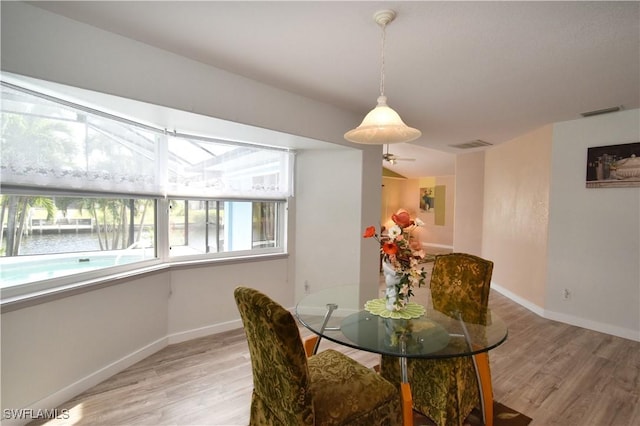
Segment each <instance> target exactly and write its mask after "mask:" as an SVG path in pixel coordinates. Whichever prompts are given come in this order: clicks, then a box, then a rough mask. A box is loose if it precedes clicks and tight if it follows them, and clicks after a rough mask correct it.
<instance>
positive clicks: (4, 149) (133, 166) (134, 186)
mask: <svg viewBox="0 0 640 426" xmlns="http://www.w3.org/2000/svg"><path fill="white" fill-rule="evenodd" d="M1 97H2V117H1V118H2V134H1V137H2V139H1V146H0V149H1V153H2V156H1V157H0V166H1V173H2V175H1V176H2V187H1V188H0V202H1V204H0V230H1V231H2V232H0V271H1V274H2V276H1V279H2V298H3V299H4V298H5V297H6V296H7V295H13V294H18V295H19V294H20V293H21V292H28V291H31V290H33V289H34V288H35V289H40V288H48V287H50V286H56V285H59V282H57V281H55V282H53V281H52V282H51V283H44V284H42V283H40V282H41V281H43V280H52V279H53V280H55V279H57V278H60V277H71V278H72V279H80V277H79V275H78V274H90V275H83V276H82V277H91V278H93V277H96V276H100V275H101V274H103V275H104V274H107V273H112V272H114V271H116V270H117V271H119V270H123V268H124V269H125V270H132V269H135V268H139V267H141V266H148V265H150V264H162V263H167V262H176V261H180V260H189V259H195V258H197V259H202V258H221V257H238V256H247V255H255V254H267V253H283V252H284V246H285V245H284V238H283V236H284V229H285V226H284V224H285V220H284V218H285V214H284V213H285V211H286V210H285V206H286V199H287V197H288V196H290V195H291V194H290V188H291V185H290V179H291V173H290V170H292V161H293V155H292V153H291V152H289V151H287V150H284V149H279V148H273V147H264V146H259V145H257V144H253V143H244V142H242V143H241V142H235V141H227V140H220V139H215V138H211V137H207V136H204V135H189V134H184V133H178V132H177V131H173V132H169V131H166V130H164V129H161V128H155V127H153V126H149V125H145V124H141V123H138V122H135V121H132V120H129V119H123V118H120V117H118V116H115V115H111V114H107V113H104V112H101V111H99V110H97V109H93V108H88V107H85V106H81V105H78V104H75V103H71V102H68V101H64V100H61V99H60V98H59V97H57V96H56V97H54V96H51V95H45V94H43V93H40V92H38V91H34V90H33V89H25V88H23V87H21V86H19V85H16V84H12V83H8V82H7V81H4V76H3V81H2V93H1ZM166 211H168V214H165V213H164V212H166ZM76 277H78V278H76ZM34 283H37V286H35V287H34V286H32V284H34ZM21 286H22V287H21ZM7 288H13V289H12V290H11V291H6V290H7Z"/></svg>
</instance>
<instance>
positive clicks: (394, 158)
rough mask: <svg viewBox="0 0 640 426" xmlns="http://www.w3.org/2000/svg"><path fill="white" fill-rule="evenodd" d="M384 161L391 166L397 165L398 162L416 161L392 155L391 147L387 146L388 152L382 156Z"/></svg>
mask: <svg viewBox="0 0 640 426" xmlns="http://www.w3.org/2000/svg"><path fill="white" fill-rule="evenodd" d="M382 160H383V161H386V162H388V163H390V164H396V162H397V161H416V159H415V158H404V157H398V156H397V155H395V154H391V153H390V152H389V145H387V152H386V153H384V154H382Z"/></svg>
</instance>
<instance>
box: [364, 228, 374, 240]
mask: <svg viewBox="0 0 640 426" xmlns="http://www.w3.org/2000/svg"><path fill="white" fill-rule="evenodd" d="M362 236H363V237H364V238H371V237H375V236H376V227H375V226H370V227H368V228H367V229H365V230H364V234H363V235H362Z"/></svg>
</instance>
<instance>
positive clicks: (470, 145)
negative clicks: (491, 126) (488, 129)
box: [449, 139, 493, 149]
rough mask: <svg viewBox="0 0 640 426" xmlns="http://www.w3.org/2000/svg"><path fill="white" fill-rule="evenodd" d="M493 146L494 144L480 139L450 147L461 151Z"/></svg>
mask: <svg viewBox="0 0 640 426" xmlns="http://www.w3.org/2000/svg"><path fill="white" fill-rule="evenodd" d="M491 145H493V144H492V143H489V142H486V141H483V140H480V139H476V140H475V141H471V142H465V143H459V144H457V145H449V146H451V147H454V148H459V149H471V148H480V147H482V146H491Z"/></svg>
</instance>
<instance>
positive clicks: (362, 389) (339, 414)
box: [234, 287, 402, 426]
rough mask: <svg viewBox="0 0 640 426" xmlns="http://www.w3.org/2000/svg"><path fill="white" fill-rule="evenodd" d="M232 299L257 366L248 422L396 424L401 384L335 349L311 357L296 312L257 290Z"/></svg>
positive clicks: (286, 425) (243, 290)
mask: <svg viewBox="0 0 640 426" xmlns="http://www.w3.org/2000/svg"><path fill="white" fill-rule="evenodd" d="M234 298H235V301H236V304H237V306H238V310H239V311H240V316H241V317H242V323H243V325H244V330H245V334H246V336H247V340H248V343H249V354H250V356H251V366H252V369H253V394H252V398H251V415H250V423H249V424H250V425H280V426H290V425H316V426H333V425H354V426H372V425H380V426H396V425H400V424H401V423H402V414H401V410H400V395H399V393H398V390H397V388H396V387H395V386H394V385H393V384H391V383H390V382H388V381H387V380H385V379H384V378H382V377H381V376H380V375H379V374H376V373H375V372H374V371H373V370H371V369H368V368H367V367H365V366H364V365H362V364H360V363H358V362H357V361H355V360H353V359H352V358H350V357H348V356H346V355H344V354H342V353H341V352H338V351H335V350H333V349H327V350H324V351H322V352H320V353H318V354H316V355H312V356H309V357H307V356H306V355H305V350H304V348H303V344H302V340H301V338H300V331H299V329H298V325H297V323H296V321H295V319H294V318H293V315H292V314H291V313H290V312H289V311H288V310H286V309H285V308H283V307H282V306H281V305H279V304H278V303H277V302H275V301H273V300H271V299H270V298H269V297H268V296H266V295H265V294H263V293H261V292H259V291H258V290H255V289H252V288H248V287H238V288H236V289H235V291H234Z"/></svg>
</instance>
